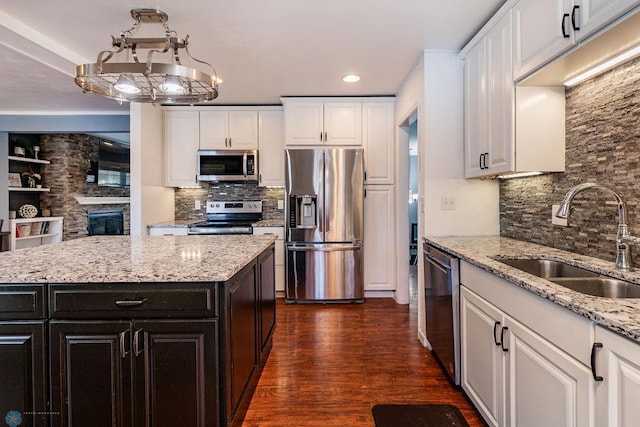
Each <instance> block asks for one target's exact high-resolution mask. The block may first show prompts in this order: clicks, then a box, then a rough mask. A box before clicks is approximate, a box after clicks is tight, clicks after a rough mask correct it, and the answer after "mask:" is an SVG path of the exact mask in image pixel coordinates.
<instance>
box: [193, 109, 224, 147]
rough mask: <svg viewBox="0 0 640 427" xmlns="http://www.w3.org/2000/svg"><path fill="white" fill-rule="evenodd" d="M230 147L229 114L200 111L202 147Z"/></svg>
mask: <svg viewBox="0 0 640 427" xmlns="http://www.w3.org/2000/svg"><path fill="white" fill-rule="evenodd" d="M228 147H229V114H228V113H227V112H226V111H200V149H201V150H226V149H227V148H228Z"/></svg>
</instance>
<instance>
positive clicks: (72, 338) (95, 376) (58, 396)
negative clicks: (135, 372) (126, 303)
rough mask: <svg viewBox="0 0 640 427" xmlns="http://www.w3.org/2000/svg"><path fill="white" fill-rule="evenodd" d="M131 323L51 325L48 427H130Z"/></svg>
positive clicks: (59, 322) (100, 322)
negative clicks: (49, 423) (49, 416)
mask: <svg viewBox="0 0 640 427" xmlns="http://www.w3.org/2000/svg"><path fill="white" fill-rule="evenodd" d="M130 338H131V335H130V323H129V322H107V321H97V322H63V321H51V323H50V363H51V367H50V370H51V412H52V413H53V414H52V415H51V425H52V426H69V427H82V426H92V427H101V426H104V427H113V426H118V427H120V426H132V425H133V420H132V385H131V346H130V343H131V340H130Z"/></svg>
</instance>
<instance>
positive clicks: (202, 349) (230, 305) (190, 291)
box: [0, 245, 276, 427]
mask: <svg viewBox="0 0 640 427" xmlns="http://www.w3.org/2000/svg"><path fill="white" fill-rule="evenodd" d="M274 259H275V257H274V246H273V245H271V246H270V247H269V248H268V249H266V250H265V251H264V252H262V253H261V254H260V255H259V256H258V257H257V258H256V259H255V260H254V261H253V262H251V263H249V264H248V265H247V266H246V267H244V268H243V269H242V270H241V271H239V272H238V273H237V274H236V275H235V276H234V277H233V278H231V279H230V280H228V281H226V282H221V283H184V282H174V283H77V284H70V283H49V284H46V285H34V286H32V285H0V318H1V319H2V320H1V321H0V411H1V412H0V416H1V418H2V420H3V421H4V420H5V417H7V416H8V414H9V413H12V414H18V415H19V416H20V418H21V420H20V422H21V423H20V424H16V425H19V426H20V427H22V426H52V427H56V426H69V427H71V426H73V427H87V426H90V427H100V426H105V427H106V426H109V427H113V426H117V427H121V426H122V427H130V426H131V427H146V426H158V427H160V426H166V427H169V426H170V427H175V426H178V425H180V426H194V427H196V426H197V427H209V426H239V425H241V424H242V420H243V418H244V415H245V413H246V410H247V408H248V406H249V403H250V400H251V397H252V395H253V391H254V390H255V387H256V384H257V382H258V379H259V377H260V374H261V372H262V368H263V367H264V364H265V363H266V360H267V358H268V355H269V351H270V350H271V337H272V334H273V331H274V329H275V302H276V301H275V296H276V294H275V267H274ZM12 411H15V412H12Z"/></svg>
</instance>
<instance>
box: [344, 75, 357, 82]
mask: <svg viewBox="0 0 640 427" xmlns="http://www.w3.org/2000/svg"><path fill="white" fill-rule="evenodd" d="M359 80H360V76H359V75H357V74H347V75H346V76H343V77H342V81H343V82H345V83H355V82H357V81H359Z"/></svg>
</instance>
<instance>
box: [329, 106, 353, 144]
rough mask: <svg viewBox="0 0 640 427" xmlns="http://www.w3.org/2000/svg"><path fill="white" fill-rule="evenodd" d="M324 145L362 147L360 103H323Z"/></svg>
mask: <svg viewBox="0 0 640 427" xmlns="http://www.w3.org/2000/svg"><path fill="white" fill-rule="evenodd" d="M324 132H325V138H324V143H325V144H327V145H362V103H360V102H325V104H324Z"/></svg>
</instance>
